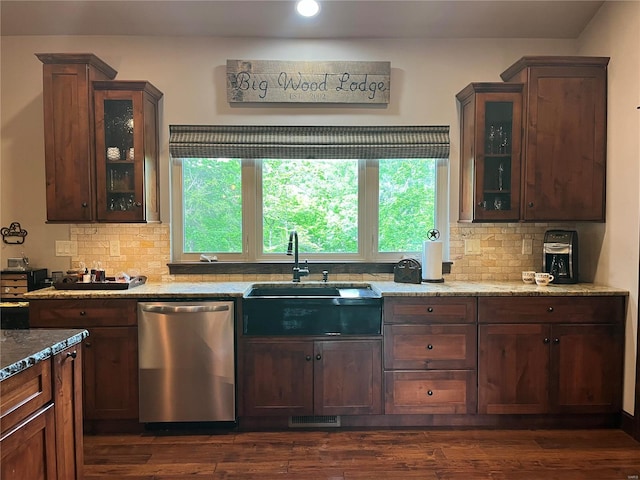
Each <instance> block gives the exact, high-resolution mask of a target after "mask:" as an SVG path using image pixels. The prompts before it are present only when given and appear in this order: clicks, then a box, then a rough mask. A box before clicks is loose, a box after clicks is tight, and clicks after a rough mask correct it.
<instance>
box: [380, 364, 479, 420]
mask: <svg viewBox="0 0 640 480" xmlns="http://www.w3.org/2000/svg"><path fill="white" fill-rule="evenodd" d="M384 375H385V377H384V378H385V393H386V395H385V413H386V414H403V413H409V414H421V413H422V414H434V413H435V414H437V413H440V414H453V413H475V411H476V404H477V395H476V393H475V392H476V387H475V383H476V376H475V373H474V372H472V371H468V370H467V371H465V370H452V371H446V370H442V371H433V372H385V374H384Z"/></svg>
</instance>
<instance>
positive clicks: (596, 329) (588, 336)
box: [550, 325, 624, 413]
mask: <svg viewBox="0 0 640 480" xmlns="http://www.w3.org/2000/svg"><path fill="white" fill-rule="evenodd" d="M621 330H622V329H621V328H620V327H619V326H618V325H553V326H552V327H551V365H552V366H553V367H554V368H552V369H551V386H550V390H551V391H550V394H551V407H552V410H553V411H554V413H616V412H620V410H621V408H622V398H621V397H622V396H621V392H622V358H623V351H622V346H623V344H624V341H623V336H622V331H621Z"/></svg>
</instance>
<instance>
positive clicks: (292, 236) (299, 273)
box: [287, 230, 309, 283]
mask: <svg viewBox="0 0 640 480" xmlns="http://www.w3.org/2000/svg"><path fill="white" fill-rule="evenodd" d="M292 254H294V257H293V281H294V282H295V283H298V282H300V277H306V276H307V275H309V262H308V261H307V260H305V261H304V267H302V268H300V264H299V262H298V232H296V231H295V230H293V231H292V232H291V233H289V246H288V247H287V255H292Z"/></svg>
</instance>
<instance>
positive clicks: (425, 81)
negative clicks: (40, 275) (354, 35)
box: [0, 36, 575, 270]
mask: <svg viewBox="0 0 640 480" xmlns="http://www.w3.org/2000/svg"><path fill="white" fill-rule="evenodd" d="M0 47H1V57H0V61H1V67H2V68H1V102H2V109H1V113H0V115H1V117H0V118H1V126H2V135H1V140H2V146H1V151H0V153H1V157H0V158H1V160H2V175H1V176H2V180H1V187H0V188H1V195H2V196H1V203H2V206H1V210H0V221H1V222H0V223H1V224H2V225H3V226H4V225H8V224H9V223H10V222H13V221H18V222H20V223H21V225H22V226H23V227H24V228H26V229H27V230H28V231H29V236H28V237H27V241H26V243H25V245H24V248H18V247H8V246H6V245H4V244H3V245H2V250H0V256H1V259H0V261H1V262H2V264H6V260H5V259H6V257H9V256H16V255H19V254H20V252H21V251H22V250H24V251H25V253H26V254H27V255H28V256H29V257H30V258H31V262H32V264H35V265H41V266H47V267H48V268H49V269H50V270H65V269H67V268H68V267H69V260H68V258H66V257H54V256H53V255H54V240H55V239H58V240H65V239H68V238H69V230H68V227H67V226H65V225H45V223H44V222H45V219H46V211H45V188H44V185H45V177H44V146H43V116H42V115H43V114H42V64H41V63H40V61H39V60H38V59H37V58H36V57H35V55H34V53H43V52H55V53H71V52H90V53H94V54H96V55H97V56H99V57H100V58H102V59H103V60H104V61H106V62H107V63H108V64H109V65H111V66H112V67H114V68H115V69H116V70H117V71H118V76H117V78H118V79H124V80H149V81H150V82H151V83H153V84H154V85H155V86H156V87H158V88H159V89H160V90H161V91H162V92H164V98H163V101H162V105H161V122H162V131H161V138H160V141H161V155H162V156H161V163H162V167H161V171H160V174H161V192H162V196H161V212H162V221H163V222H169V220H170V218H169V212H170V210H169V193H168V192H169V169H168V126H169V125H170V124H262V123H265V124H283V125H290V124H318V125H328V124H334V125H358V124H360V125H412V124H434V125H451V141H452V149H451V159H452V161H451V172H450V173H451V179H452V180H451V187H452V188H451V197H450V198H451V206H450V212H451V218H452V221H456V220H457V210H458V121H457V110H456V108H457V107H456V100H455V94H456V93H457V92H458V91H460V90H461V89H462V88H463V87H465V86H466V85H467V84H468V83H469V82H472V81H474V82H482V81H501V80H500V77H499V75H500V73H501V72H502V71H503V70H504V69H506V68H507V67H508V66H510V65H511V64H512V63H513V62H514V61H516V60H517V59H519V58H520V57H521V56H522V55H532V54H541V55H544V54H546V55H551V54H555V55H562V54H572V53H575V41H570V40H537V41H533V40H506V41H505V40H358V41H352V40H349V41H347V40H344V41H337V40H336V41H333V40H332V41H328V40H296V41H287V40H266V39H235V38H234V39H230V38H207V37H172V38H169V37H135V36H132V37H60V36H52V37H29V36H24V37H2V38H1V45H0ZM233 58H238V59H262V60H264V59H277V60H361V61H374V60H386V61H391V68H392V72H391V101H390V103H389V105H388V107H385V108H381V107H375V106H365V107H361V106H359V107H354V106H343V107H335V106H334V107H327V106H320V105H314V106H303V105H290V106H286V107H280V108H273V107H269V106H260V107H247V106H234V107H231V106H230V105H229V104H228V103H227V101H226V84H225V66H226V60H227V59H233Z"/></svg>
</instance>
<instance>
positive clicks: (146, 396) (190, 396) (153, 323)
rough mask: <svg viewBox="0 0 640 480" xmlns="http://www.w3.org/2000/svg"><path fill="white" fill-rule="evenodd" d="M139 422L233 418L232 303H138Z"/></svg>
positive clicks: (215, 420)
mask: <svg viewBox="0 0 640 480" xmlns="http://www.w3.org/2000/svg"><path fill="white" fill-rule="evenodd" d="M138 346H139V350H138V363H139V383H140V412H139V413H140V422H142V423H156V422H157V423H164V422H223V421H224V422H228V421H235V420H236V409H235V349H234V309H233V302H232V301H222V302H217V301H216V302H214V301H198V302H189V301H180V302H176V301H174V302H139V303H138Z"/></svg>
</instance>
